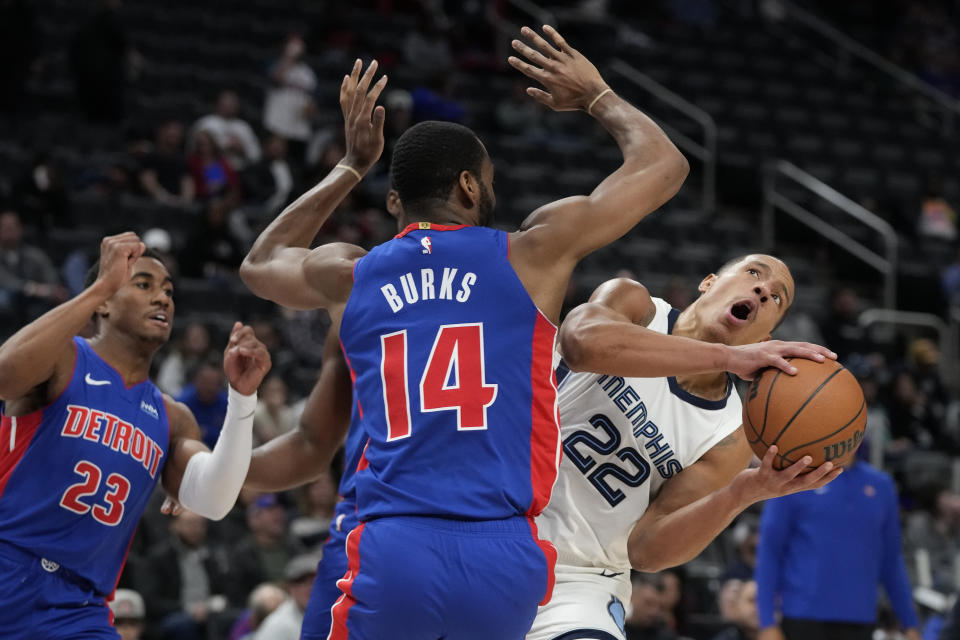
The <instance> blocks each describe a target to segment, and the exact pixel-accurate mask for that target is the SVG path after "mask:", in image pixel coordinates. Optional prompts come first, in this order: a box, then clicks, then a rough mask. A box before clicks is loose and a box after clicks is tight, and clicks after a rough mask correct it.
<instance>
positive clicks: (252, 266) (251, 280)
mask: <svg viewBox="0 0 960 640" xmlns="http://www.w3.org/2000/svg"><path fill="white" fill-rule="evenodd" d="M259 275H260V266H259V265H258V264H257V261H256V259H252V258H251V254H247V256H246V257H245V258H244V259H243V262H242V263H240V281H241V282H243V284H245V285H246V286H247V288H248V289H250V291H252V292H253V293H255V294H256V295H258V296H262V295H263V294H264V291H263V287H261V286H260V278H259Z"/></svg>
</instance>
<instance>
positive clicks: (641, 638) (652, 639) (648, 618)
mask: <svg viewBox="0 0 960 640" xmlns="http://www.w3.org/2000/svg"><path fill="white" fill-rule="evenodd" d="M631 582H632V583H633V591H632V593H631V595H630V609H631V610H630V616H629V617H628V618H626V621H625V624H624V629H625V631H626V635H627V640H677V635H676V634H675V633H674V632H673V631H671V630H670V628H669V627H667V625H666V623H665V621H664V617H663V595H662V594H661V593H660V589H659V587H658V586H657V577H656V576H652V575H650V574H639V573H638V574H634V576H633V578H632V580H631ZM616 605H617V606H616V608H617V611H616V612H614V610H613V609H614V607H615V605H614V604H613V603H611V605H610V607H609V608H610V615H612V616H613V617H614V619H617V618H618V616H620V617H622V616H623V615H624V611H623V605H621V604H620V603H619V602H617V603H616Z"/></svg>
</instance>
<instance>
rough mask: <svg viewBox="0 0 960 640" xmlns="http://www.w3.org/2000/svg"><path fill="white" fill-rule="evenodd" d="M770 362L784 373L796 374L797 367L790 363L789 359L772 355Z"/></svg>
mask: <svg viewBox="0 0 960 640" xmlns="http://www.w3.org/2000/svg"><path fill="white" fill-rule="evenodd" d="M770 364H771V365H772V366H774V367H776V368H777V369H780V370H781V371H783V372H784V373H788V374H790V375H791V376H792V375H796V373H797V368H796V367H795V366H793V365H792V364H790V361H789V360H787V359H785V358H782V357H780V356H774V358H773V360H772V361H771V363H770Z"/></svg>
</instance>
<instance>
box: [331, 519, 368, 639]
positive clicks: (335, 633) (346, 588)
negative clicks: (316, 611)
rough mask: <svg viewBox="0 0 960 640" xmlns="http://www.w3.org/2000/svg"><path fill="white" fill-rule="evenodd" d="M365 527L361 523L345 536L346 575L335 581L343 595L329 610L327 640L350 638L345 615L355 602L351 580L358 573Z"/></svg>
mask: <svg viewBox="0 0 960 640" xmlns="http://www.w3.org/2000/svg"><path fill="white" fill-rule="evenodd" d="M365 526H366V525H365V524H364V523H362V522H361V523H360V524H359V525H358V526H357V528H356V529H354V530H353V531H351V532H350V533H348V534H347V573H346V574H345V575H344V576H343V577H342V578H340V579H339V580H337V588H338V589H340V590H341V591H343V595H342V596H340V597H339V598H337V601H336V602H335V603H333V607H331V608H330V616H331V618H332V624H331V627H330V635H328V636H327V640H347V639H348V638H349V637H350V632H349V631H348V630H347V615H348V614H349V613H350V607H352V606H353V603H355V602H356V601H357V599H356V598H354V597H353V580H354V579H355V578H356V577H357V574H358V573H359V572H360V536H361V535H363V528H364V527H365Z"/></svg>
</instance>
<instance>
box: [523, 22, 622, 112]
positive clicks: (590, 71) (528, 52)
mask: <svg viewBox="0 0 960 640" xmlns="http://www.w3.org/2000/svg"><path fill="white" fill-rule="evenodd" d="M543 32H544V34H546V36H547V38H549V39H550V41H551V42H552V44H551V42H548V41H547V40H545V39H544V38H543V37H541V36H540V34H538V33H537V32H536V31H534V30H533V29H531V28H530V27H524V28H523V29H521V30H520V33H521V34H522V35H523V37H525V38H527V39H528V40H529V41H530V42H531V43H532V44H533V46H532V47H531V46H529V45H527V44H525V43H524V42H522V41H520V40H514V41H513V42H512V43H511V44H512V45H513V49H514V51H516V52H517V53H519V54H520V55H522V56H523V57H524V58H526V59H527V62H524V61H523V60H521V59H520V58H517V57H515V56H510V57H509V58H507V62H509V63H510V66H511V67H513V68H514V69H516V70H517V71H519V72H520V73H522V74H523V75H525V76H527V77H528V78H532V79H533V80H536V81H537V82H539V83H540V84H542V85H543V86H544V87H546V91H544V90H543V89H538V88H537V87H527V94H528V95H530V96H531V97H532V98H534V99H536V100H537V101H538V102H540V103H542V104H545V105H546V106H548V107H550V108H551V109H553V110H554V111H574V110H576V109H583V110H586V109H587V107H589V106H590V103H591V102H592V101H593V99H594V98H596V97H597V96H599V95H600V94H601V93H603V92H604V91H606V90H607V89H608V87H607V84H606V83H605V82H604V81H603V78H602V77H601V76H600V72H599V71H597V68H596V67H595V66H593V63H592V62H590V61H589V60H587V59H586V58H585V57H584V56H583V54H582V53H580V52H579V51H577V50H576V49H574V48H573V47H571V46H570V45H569V44H567V41H566V40H564V39H563V36H561V35H560V34H559V33H558V32H557V30H556V29H554V28H553V27H551V26H549V25H544V27H543Z"/></svg>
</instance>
